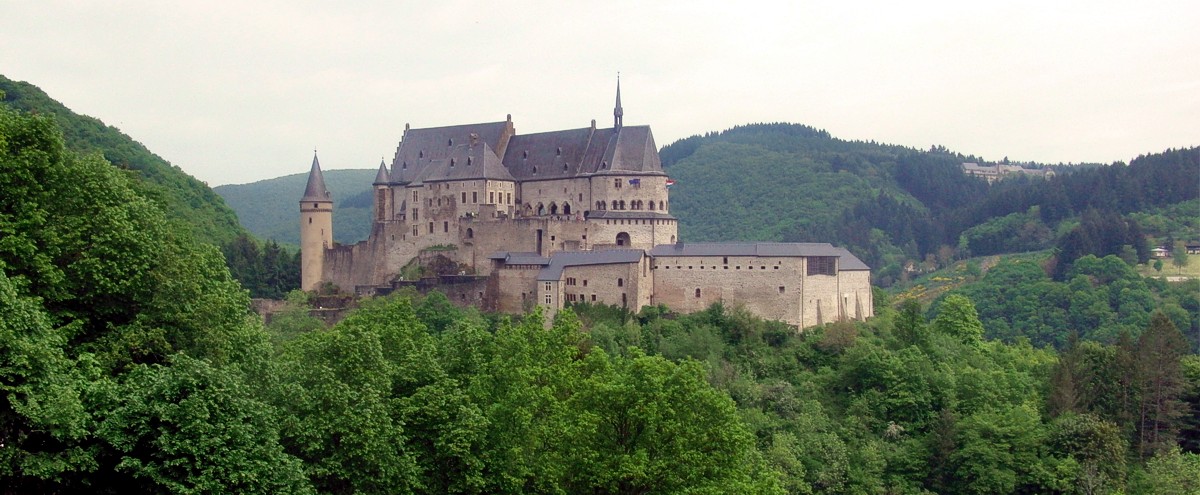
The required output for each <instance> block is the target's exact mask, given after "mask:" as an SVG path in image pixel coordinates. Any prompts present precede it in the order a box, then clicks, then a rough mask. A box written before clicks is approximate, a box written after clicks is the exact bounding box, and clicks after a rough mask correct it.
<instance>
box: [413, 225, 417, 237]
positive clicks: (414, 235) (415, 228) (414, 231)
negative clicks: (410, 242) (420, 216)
mask: <svg viewBox="0 0 1200 495" xmlns="http://www.w3.org/2000/svg"><path fill="white" fill-rule="evenodd" d="M416 236H417V226H416V225H413V237H416Z"/></svg>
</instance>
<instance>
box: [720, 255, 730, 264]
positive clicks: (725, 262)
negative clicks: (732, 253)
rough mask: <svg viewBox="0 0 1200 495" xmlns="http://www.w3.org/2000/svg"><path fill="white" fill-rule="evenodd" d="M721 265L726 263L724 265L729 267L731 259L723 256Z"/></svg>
mask: <svg viewBox="0 0 1200 495" xmlns="http://www.w3.org/2000/svg"><path fill="white" fill-rule="evenodd" d="M721 263H724V264H726V265H728V264H729V257H728V256H723V257H721Z"/></svg>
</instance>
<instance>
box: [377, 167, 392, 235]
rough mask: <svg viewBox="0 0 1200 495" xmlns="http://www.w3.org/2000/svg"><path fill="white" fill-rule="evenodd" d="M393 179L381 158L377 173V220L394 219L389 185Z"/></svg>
mask: <svg viewBox="0 0 1200 495" xmlns="http://www.w3.org/2000/svg"><path fill="white" fill-rule="evenodd" d="M391 181H392V178H391V175H390V174H388V169H387V165H386V164H385V163H384V162H383V159H382V158H380V159H379V172H378V173H376V174H375V182H374V183H373V184H372V185H373V186H375V221H376V222H385V221H388V220H391V219H392V201H391V199H392V189H391V187H390V186H389V185H388V184H389V183H390V182H391Z"/></svg>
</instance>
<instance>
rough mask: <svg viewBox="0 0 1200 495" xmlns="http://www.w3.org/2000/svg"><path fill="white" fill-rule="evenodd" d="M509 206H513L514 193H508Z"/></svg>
mask: <svg viewBox="0 0 1200 495" xmlns="http://www.w3.org/2000/svg"><path fill="white" fill-rule="evenodd" d="M508 204H510V205H511V204H512V193H508Z"/></svg>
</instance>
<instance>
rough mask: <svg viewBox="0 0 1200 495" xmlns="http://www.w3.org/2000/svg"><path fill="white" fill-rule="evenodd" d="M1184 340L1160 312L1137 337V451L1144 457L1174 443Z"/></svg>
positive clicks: (1180, 408)
mask: <svg viewBox="0 0 1200 495" xmlns="http://www.w3.org/2000/svg"><path fill="white" fill-rule="evenodd" d="M1187 351H1188V344H1187V340H1186V339H1184V337H1183V334H1182V333H1180V332H1179V330H1178V329H1177V328H1175V324H1174V323H1172V322H1171V320H1170V318H1167V316H1166V315H1164V314H1163V313H1162V312H1155V313H1154V316H1152V317H1151V320H1150V327H1149V328H1147V329H1146V331H1145V332H1144V333H1142V336H1141V338H1139V339H1138V352H1137V358H1138V381H1139V382H1140V385H1141V390H1142V401H1141V407H1140V414H1139V420H1138V452H1139V453H1140V454H1141V455H1142V456H1143V458H1148V457H1150V456H1152V455H1154V454H1156V453H1159V452H1165V451H1167V450H1169V449H1170V448H1171V447H1172V446H1174V445H1175V443H1176V435H1177V434H1178V431H1179V427H1180V418H1181V417H1182V416H1183V414H1184V412H1185V410H1186V409H1185V405H1184V403H1183V401H1182V400H1180V396H1181V394H1182V393H1183V392H1184V391H1185V387H1186V382H1185V381H1184V376H1183V371H1182V368H1181V367H1180V358H1181V357H1182V356H1183V355H1184V354H1186V353H1187Z"/></svg>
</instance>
